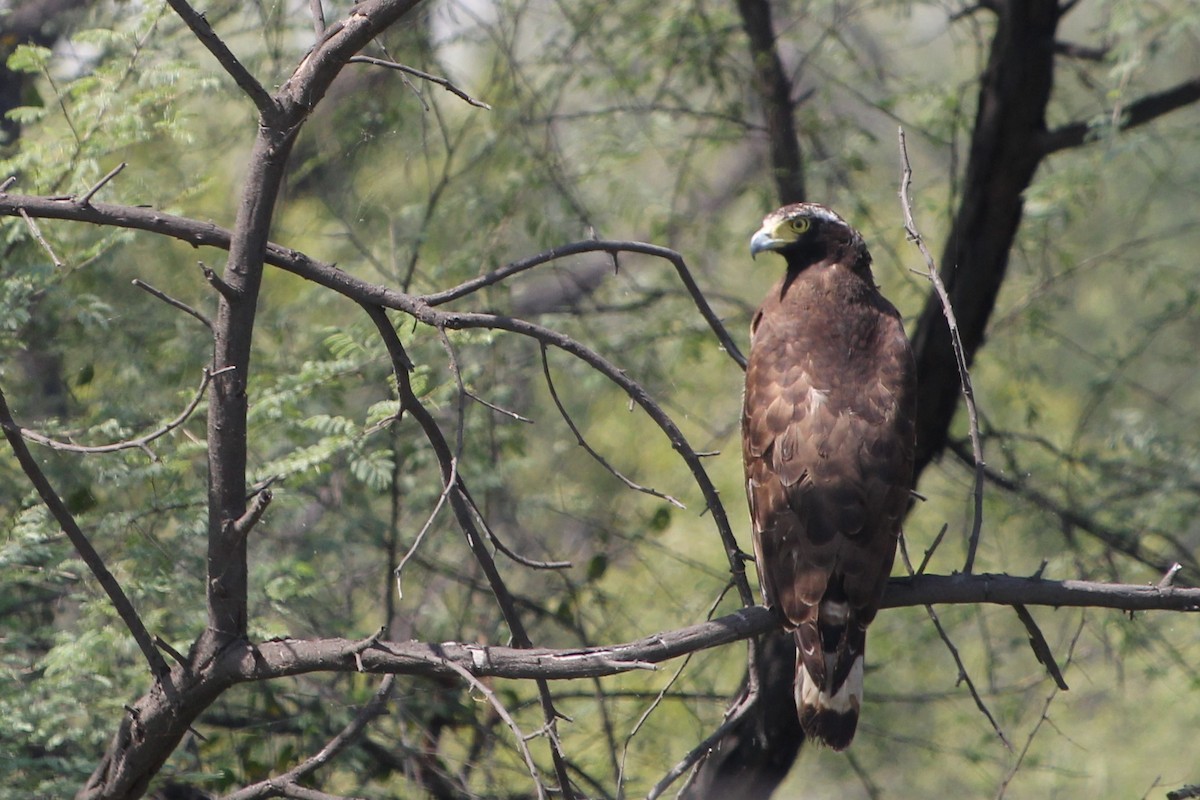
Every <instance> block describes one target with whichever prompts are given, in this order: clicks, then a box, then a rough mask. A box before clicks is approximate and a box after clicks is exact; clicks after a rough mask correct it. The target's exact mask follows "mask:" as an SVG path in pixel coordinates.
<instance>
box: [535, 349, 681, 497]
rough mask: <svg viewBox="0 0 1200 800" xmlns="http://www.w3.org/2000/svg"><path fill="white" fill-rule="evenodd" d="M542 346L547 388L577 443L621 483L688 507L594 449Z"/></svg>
mask: <svg viewBox="0 0 1200 800" xmlns="http://www.w3.org/2000/svg"><path fill="white" fill-rule="evenodd" d="M540 346H541V351H542V374H543V375H545V376H546V388H547V389H549V390H550V398H551V399H552V400H553V401H554V406H555V408H557V409H558V413H559V415H560V416H562V418H563V421H564V422H566V423H567V427H568V428H570V429H571V433H573V434H575V442H576V444H578V445H579V446H580V447H582V448H583V449H584V450H586V451H587V453H588V455H590V456H591V457H592V458H593V459H595V460H596V463H598V464H599V465H600V466H602V467H604V468H605V469H606V470H608V472H609V474H611V475H612V476H613V477H614V478H616V479H617V480H619V481H620V482H621V483H623V484H625V485H626V486H627V487H628V488H630V489H633V490H634V491H635V492H642V493H643V494H648V495H650V496H652V497H657V498H659V499H661V500H666V501H667V502H668V503H670V504H671V505H673V506H675V507H676V508H679V509H686V508H687V506H685V505H684V504H683V503H681V502H679V501H678V500H676V499H675V498H674V497H671V495H669V494H664V493H663V492H660V491H658V490H657V489H651V488H650V487H647V486H642V485H641V484H638V483H635V482H633V481H631V480H630V479H629V478H627V477H625V476H624V475H622V474H621V472H620V471H618V470H617V469H616V468H615V467H614V466H613V465H612V464H609V463H608V460H607V459H605V458H604V456H602V455H600V454H599V453H597V452H596V451H595V449H593V448H592V446H591V445H590V444H588V443H587V440H586V439H584V438H583V434H582V433H581V432H580V430H579V428H578V427H577V426H576V425H575V421H574V420H573V419H571V415H570V413H568V412H567V409H566V408H565V407H564V406H563V404H562V400H561V399H560V398H559V396H558V391H557V390H556V389H555V388H554V379H553V378H552V377H551V376H550V360H549V358H548V357H547V356H546V345H545V343H541V344H540Z"/></svg>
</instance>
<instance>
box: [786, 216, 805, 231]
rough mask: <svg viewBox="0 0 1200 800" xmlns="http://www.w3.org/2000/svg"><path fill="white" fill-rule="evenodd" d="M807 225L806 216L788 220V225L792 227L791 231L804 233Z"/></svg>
mask: <svg viewBox="0 0 1200 800" xmlns="http://www.w3.org/2000/svg"><path fill="white" fill-rule="evenodd" d="M808 226H809V221H808V218H806V217H797V218H796V219H793V220H789V221H788V227H789V228H791V229H792V232H793V233H797V234H799V233H804V232H805V231H807V230H808Z"/></svg>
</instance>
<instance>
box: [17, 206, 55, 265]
mask: <svg viewBox="0 0 1200 800" xmlns="http://www.w3.org/2000/svg"><path fill="white" fill-rule="evenodd" d="M18 213H19V214H20V215H21V219H23V220H25V224H26V225H28V226H29V232H30V233H32V234H33V238H34V239H36V240H37V243H38V244H40V245H41V246H42V249H43V250H45V251H46V252H47V253H49V254H50V261H51V263H53V264H54V266H55V268H56V269H62V268H63V267H64V266H66V264H64V263H63V261H62V259H60V258H59V257H58V256H57V255H56V254H55V252H54V248H53V247H51V246H50V243H49V242H48V241H46V237H45V236H43V235H42V229H41V228H39V227H38V224H37V223H36V222H34V221H33V217H31V216H30V215H29V214H28V213H27V212H26V211H25V210H24V209H21V210H20V211H19V212H18Z"/></svg>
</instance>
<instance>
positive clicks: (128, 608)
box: [0, 390, 171, 687]
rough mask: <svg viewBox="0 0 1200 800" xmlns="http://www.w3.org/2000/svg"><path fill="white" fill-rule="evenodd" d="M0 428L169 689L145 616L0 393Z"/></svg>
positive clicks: (165, 670)
mask: <svg viewBox="0 0 1200 800" xmlns="http://www.w3.org/2000/svg"><path fill="white" fill-rule="evenodd" d="M0 427H3V428H4V436H5V438H7V439H8V444H9V446H10V447H11V448H12V451H13V455H15V456H16V457H17V461H18V463H20V465H21V469H22V470H24V472H25V475H26V477H28V478H29V481H30V483H32V484H33V486H34V488H35V489H36V490H37V493H38V495H39V496H41V498H42V502H43V503H45V504H46V508H48V509H49V510H50V513H51V514H52V515H53V516H54V519H55V520H56V521H57V522H58V524H59V526H60V527H61V528H62V529H63V532H64V533H66V534H67V538H68V539H70V540H71V544H72V545H73V546H74V547H75V550H76V551H77V552H78V553H79V556H80V558H82V559H83V561H84V563H85V564H87V566H88V569H89V570H91V572H92V574H93V575H94V576H96V580H97V581H98V582H99V583H100V586H101V587H102V588H103V589H104V591H105V593H106V594H107V595H108V598H109V600H110V601H112V604H113V607H114V608H115V609H116V610H117V614H119V615H120V617H121V620H122V621H123V622H124V623H125V627H127V628H128V629H129V632H130V633H131V634H133V639H134V641H135V642H137V645H138V648H139V649H140V650H141V651H142V655H143V656H145V657H146V661H147V662H148V663H149V664H150V671H151V673H153V674H154V676H155V677H156V678H158V679H159V682H160V684H161V685H163V686H164V687H165V686H166V680H165V678H166V676H167V675H168V674H169V673H170V672H171V668H170V667H169V666H167V662H166V660H165V659H164V658H163V657H162V653H160V652H158V650H157V649H155V647H154V640H153V639H152V638H151V637H150V633H149V631H147V630H146V626H145V624H143V622H142V619H141V617H139V616H138V613H137V610H136V609H135V608H134V607H133V603H132V602H130V600H129V597H128V596H127V595H126V594H125V592H124V590H123V589H122V588H121V584H120V583H118V582H117V579H116V578H114V577H113V574H112V573H111V572H109V571H108V567H106V566H104V560H103V559H102V558H101V557H100V554H99V553H98V552H96V548H94V547H92V543H91V542H90V541H88V538H87V536H85V535H84V533H83V530H82V529H81V528H80V527H79V523H77V522H76V521H75V517H74V516H72V514H71V512H70V510H68V509H67V506H66V504H65V503H64V502H63V501H62V498H60V497H59V496H58V493H57V492H55V491H54V487H53V486H51V485H50V481H49V480H48V479H47V478H46V475H45V473H43V472H42V469H41V467H40V466H38V462H37V459H35V458H34V457H33V454H32V453H30V452H29V447H28V446H26V444H25V439H24V438H23V437H22V435H21V428H20V427H19V426H18V425H17V423H16V421H15V420H14V419H13V417H12V412H11V411H10V410H9V408H8V401H7V400H6V399H5V397H4V391H3V390H0Z"/></svg>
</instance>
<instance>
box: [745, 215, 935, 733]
mask: <svg viewBox="0 0 1200 800" xmlns="http://www.w3.org/2000/svg"><path fill="white" fill-rule="evenodd" d="M767 250H769V251H773V252H776V253H778V254H779V255H781V256H783V258H784V260H785V261H786V262H787V272H786V273H784V275H783V277H782V278H781V279H780V280H779V282H778V283H776V284H775V286H774V287H773V288H772V289H771V291H770V293H769V294H768V295H767V298H766V300H764V301H763V304H762V307H760V308H759V310H758V313H757V314H755V315H754V321H753V323H752V325H751V327H750V361H749V365H748V366H747V368H746V394H745V400H744V403H743V407H742V458H743V461H744V462H745V467H746V494H747V495H748V497H749V500H750V517H751V520H752V521H753V524H754V555H755V558H756V560H757V565H758V577H759V582H760V583H761V585H762V590H763V595H764V597H765V599H766V602H767V604H768V605H770V606H773V607H775V608H777V609H778V610H779V611H781V612H782V613H783V616H784V617H785V619H786V624H787V627H788V628H789V629H791V630H793V631H794V635H795V637H796V647H797V651H798V652H797V658H796V708H797V710H798V711H799V714H800V722H801V724H802V726H803V727H804V730H805V732H806V733H807V734H808V735H809V736H810V737H812V738H815V739H817V740H820V741H823V742H824V743H825V744H827V745H828V746H830V747H832V748H833V749H835V750H842V749H845V748H846V747H847V746H848V745H849V744H850V740H851V739H852V738H854V729H855V727H856V726H857V724H858V713H859V707H860V705H861V703H862V682H863V654H864V652H865V645H866V633H867V625H869V624H870V623H871V620H873V619H874V618H875V612H876V611H877V610H878V609H879V601H880V599H881V597H882V596H883V590H884V585H885V584H886V582H887V579H888V574H889V573H890V572H891V569H892V560H893V558H894V557H895V554H896V542H897V539H898V538H899V535H900V520H901V517H902V515H903V514H904V510H905V506H906V504H907V502H908V496H909V484H910V482H911V480H912V470H913V446H914V443H913V438H914V430H915V427H914V420H915V417H916V405H915V398H916V381H915V369H914V364H913V357H912V351H911V349H910V348H909V345H908V339H907V338H906V337H905V335H904V327H903V325H902V324H901V321H900V314H899V312H897V311H896V309H895V307H894V306H893V305H892V304H891V303H889V302H888V301H887V300H885V299H884V297H883V295H881V294H880V293H879V290H878V289H877V288H876V286H875V282H874V280H873V278H872V276H871V255H870V253H868V252H867V246H866V244H865V243H864V242H863V239H862V236H861V235H860V234H859V233H858V232H857V231H856V230H854V229H853V228H851V227H850V226H849V225H848V224H846V222H845V220H843V219H842V218H841V217H839V216H838V215H837V214H835V213H833V212H832V211H830V210H829V209H828V208H826V207H824V206H821V205H816V204H815V203H796V204H793V205H788V206H784V207H783V208H781V209H779V210H778V211H776V212H774V213H773V214H770V215H768V216H767V218H766V219H764V220H763V224H762V227H761V228H759V230H758V232H757V233H755V234H754V237H753V238H752V239H751V240H750V254H751V255H752V256H754V255H757V254H758V253H761V252H763V251H767Z"/></svg>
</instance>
